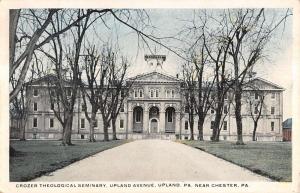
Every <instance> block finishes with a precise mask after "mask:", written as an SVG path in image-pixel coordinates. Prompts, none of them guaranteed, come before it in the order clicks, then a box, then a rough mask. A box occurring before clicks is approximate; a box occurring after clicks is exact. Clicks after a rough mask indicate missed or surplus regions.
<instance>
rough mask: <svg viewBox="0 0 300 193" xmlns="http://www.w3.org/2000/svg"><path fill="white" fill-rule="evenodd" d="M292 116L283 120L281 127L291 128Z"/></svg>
mask: <svg viewBox="0 0 300 193" xmlns="http://www.w3.org/2000/svg"><path fill="white" fill-rule="evenodd" d="M292 122H293V121H292V118H289V119H287V120H285V121H284V122H283V123H282V128H283V129H292Z"/></svg>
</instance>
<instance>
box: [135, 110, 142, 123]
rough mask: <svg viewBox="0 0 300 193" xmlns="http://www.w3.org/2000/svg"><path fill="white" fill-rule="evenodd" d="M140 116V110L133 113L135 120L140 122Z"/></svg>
mask: <svg viewBox="0 0 300 193" xmlns="http://www.w3.org/2000/svg"><path fill="white" fill-rule="evenodd" d="M141 117H142V111H141V110H137V111H136V114H135V122H137V123H140V122H141Z"/></svg>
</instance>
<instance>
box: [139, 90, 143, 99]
mask: <svg viewBox="0 0 300 193" xmlns="http://www.w3.org/2000/svg"><path fill="white" fill-rule="evenodd" d="M139 97H140V98H142V97H143V89H140V90H139Z"/></svg>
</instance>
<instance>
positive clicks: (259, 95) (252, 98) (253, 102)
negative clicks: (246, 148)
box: [245, 82, 266, 141]
mask: <svg viewBox="0 0 300 193" xmlns="http://www.w3.org/2000/svg"><path fill="white" fill-rule="evenodd" d="M250 83H252V82H250ZM250 89H251V90H250V92H251V93H252V94H250V93H249V92H246V93H245V95H246V102H247V103H248V107H249V112H250V116H251V119H252V121H253V132H252V141H256V131H257V126H258V121H259V120H260V118H261V117H262V112H263V109H264V108H265V102H264V101H265V97H266V93H265V92H264V91H262V90H260V89H258V88H254V85H250Z"/></svg>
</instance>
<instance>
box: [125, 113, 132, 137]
mask: <svg viewBox="0 0 300 193" xmlns="http://www.w3.org/2000/svg"><path fill="white" fill-rule="evenodd" d="M127 117H128V118H127V128H126V129H127V131H128V133H131V132H132V122H133V112H132V111H128V114H127Z"/></svg>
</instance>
